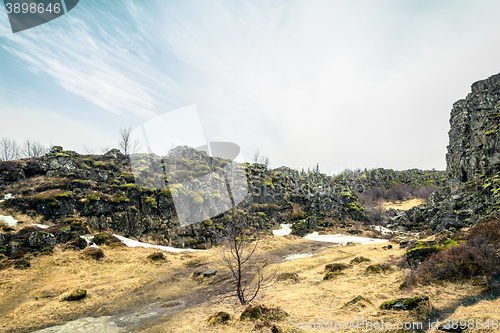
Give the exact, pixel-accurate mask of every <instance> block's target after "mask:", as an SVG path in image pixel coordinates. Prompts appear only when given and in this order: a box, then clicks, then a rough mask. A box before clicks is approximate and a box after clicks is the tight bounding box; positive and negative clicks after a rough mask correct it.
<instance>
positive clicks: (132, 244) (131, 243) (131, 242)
mask: <svg viewBox="0 0 500 333" xmlns="http://www.w3.org/2000/svg"><path fill="white" fill-rule="evenodd" d="M113 236H115V237H116V238H118V239H119V240H120V241H121V242H122V243H123V244H125V245H127V246H128V247H139V246H140V247H152V248H155V249H158V250H162V251H167V252H182V251H190V252H195V251H206V250H195V249H178V248H175V247H170V246H162V245H153V244H148V243H142V242H139V241H136V240H133V239H130V238H125V237H123V236H118V235H113Z"/></svg>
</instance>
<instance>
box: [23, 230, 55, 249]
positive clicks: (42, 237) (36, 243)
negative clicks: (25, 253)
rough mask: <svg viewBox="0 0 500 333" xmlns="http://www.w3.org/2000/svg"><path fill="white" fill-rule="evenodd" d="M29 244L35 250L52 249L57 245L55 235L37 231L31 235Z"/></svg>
mask: <svg viewBox="0 0 500 333" xmlns="http://www.w3.org/2000/svg"><path fill="white" fill-rule="evenodd" d="M28 242H29V245H30V246H31V247H32V248H35V249H43V248H46V247H49V248H51V247H54V246H55V245H56V243H57V242H56V238H55V236H54V235H52V234H49V233H48V232H44V231H35V232H33V233H31V235H30V237H29V239H28Z"/></svg>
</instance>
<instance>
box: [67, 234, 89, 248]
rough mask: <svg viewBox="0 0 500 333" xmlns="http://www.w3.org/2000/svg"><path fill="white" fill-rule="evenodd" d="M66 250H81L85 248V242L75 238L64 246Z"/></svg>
mask: <svg viewBox="0 0 500 333" xmlns="http://www.w3.org/2000/svg"><path fill="white" fill-rule="evenodd" d="M64 247H65V248H67V249H74V250H83V249H84V248H86V247H87V241H86V240H85V239H83V238H81V237H76V238H73V239H72V240H70V241H69V242H67V243H66V244H64Z"/></svg>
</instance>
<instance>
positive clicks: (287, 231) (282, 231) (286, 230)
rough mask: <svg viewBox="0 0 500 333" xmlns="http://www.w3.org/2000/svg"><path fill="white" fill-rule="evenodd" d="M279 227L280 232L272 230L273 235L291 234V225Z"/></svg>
mask: <svg viewBox="0 0 500 333" xmlns="http://www.w3.org/2000/svg"><path fill="white" fill-rule="evenodd" d="M280 226H281V229H280V230H273V235H275V236H286V235H289V234H290V233H291V232H292V229H291V228H290V227H291V226H292V225H291V224H280Z"/></svg>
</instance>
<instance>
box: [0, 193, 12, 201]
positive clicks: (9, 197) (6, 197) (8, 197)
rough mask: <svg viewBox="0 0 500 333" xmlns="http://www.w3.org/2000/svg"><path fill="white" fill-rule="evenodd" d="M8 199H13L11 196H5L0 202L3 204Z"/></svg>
mask: <svg viewBox="0 0 500 333" xmlns="http://www.w3.org/2000/svg"><path fill="white" fill-rule="evenodd" d="M10 199H15V198H14V197H13V196H12V194H10V193H9V194H6V195H4V196H3V200H0V202H4V201H5V200H10Z"/></svg>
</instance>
